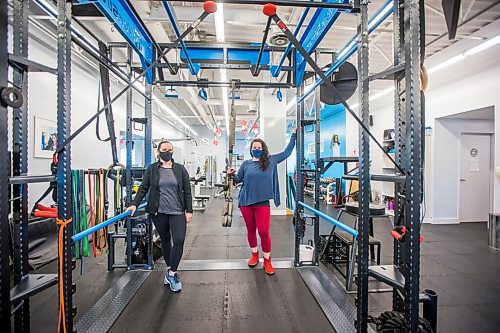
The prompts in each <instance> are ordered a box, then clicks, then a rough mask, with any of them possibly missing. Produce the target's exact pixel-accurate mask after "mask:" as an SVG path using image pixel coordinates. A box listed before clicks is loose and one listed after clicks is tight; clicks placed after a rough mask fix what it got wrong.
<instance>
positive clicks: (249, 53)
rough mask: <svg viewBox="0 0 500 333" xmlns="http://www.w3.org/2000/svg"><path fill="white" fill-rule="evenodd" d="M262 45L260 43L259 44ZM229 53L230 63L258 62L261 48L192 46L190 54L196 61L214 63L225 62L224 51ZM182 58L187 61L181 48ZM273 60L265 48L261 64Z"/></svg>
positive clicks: (228, 60)
mask: <svg viewBox="0 0 500 333" xmlns="http://www.w3.org/2000/svg"><path fill="white" fill-rule="evenodd" d="M257 45H260V44H257ZM225 51H226V53H227V63H228V64H251V65H255V64H257V60H258V56H259V50H257V49H240V48H234V49H231V48H228V49H226V50H224V49H223V48H201V47H190V48H189V55H190V58H191V59H192V60H193V61H195V62H200V63H213V64H223V63H224V52H225ZM180 55H181V60H182V61H184V62H186V61H187V57H186V55H187V54H186V52H185V51H184V50H182V49H181V53H180ZM270 61H271V59H270V55H269V50H264V51H263V53H262V59H261V60H260V64H261V65H268V64H269V62H270Z"/></svg>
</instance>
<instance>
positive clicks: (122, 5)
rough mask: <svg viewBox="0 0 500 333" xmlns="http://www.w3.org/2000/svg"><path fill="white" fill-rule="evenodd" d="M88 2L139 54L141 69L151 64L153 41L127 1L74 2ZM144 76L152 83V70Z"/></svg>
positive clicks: (83, 0) (80, 0)
mask: <svg viewBox="0 0 500 333" xmlns="http://www.w3.org/2000/svg"><path fill="white" fill-rule="evenodd" d="M88 3H92V4H94V5H95V6H96V7H97V8H98V9H99V11H100V12H101V13H103V15H104V16H106V18H107V19H108V20H109V21H110V22H112V23H114V25H115V28H116V29H117V30H118V31H119V32H120V34H121V35H122V36H123V38H125V40H126V41H127V43H129V45H130V46H131V47H132V48H133V49H134V51H135V52H137V54H138V55H139V59H140V60H141V64H142V67H143V69H146V68H147V67H149V66H151V64H152V63H153V41H152V40H151V38H149V35H148V34H147V32H146V29H145V28H144V27H143V26H142V24H141V22H140V21H139V19H138V18H137V17H136V16H135V14H134V12H133V11H132V9H131V8H130V7H129V5H128V4H127V2H126V1H125V0H79V1H78V3H76V4H77V5H78V4H88ZM145 77H146V80H147V82H148V83H150V84H151V83H153V70H152V69H150V70H149V71H148V72H147V73H146V75H145Z"/></svg>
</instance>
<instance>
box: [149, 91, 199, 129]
mask: <svg viewBox="0 0 500 333" xmlns="http://www.w3.org/2000/svg"><path fill="white" fill-rule="evenodd" d="M155 97H156V98H154V99H153V102H155V103H156V105H158V107H159V108H160V109H162V110H163V111H165V112H167V113H168V114H169V115H171V116H172V118H174V119H175V120H177V121H178V122H179V123H181V124H182V126H184V127H185V128H186V129H188V130H189V131H190V132H191V133H193V134H194V135H198V133H197V132H196V131H195V130H194V129H192V128H191V126H189V125H188V124H186V123H185V122H184V120H182V119H181V118H180V117H179V116H178V115H177V114H176V113H175V112H174V111H172V109H170V108H169V107H168V106H167V105H166V104H165V103H163V101H161V100H160V99H158V97H157V96H155Z"/></svg>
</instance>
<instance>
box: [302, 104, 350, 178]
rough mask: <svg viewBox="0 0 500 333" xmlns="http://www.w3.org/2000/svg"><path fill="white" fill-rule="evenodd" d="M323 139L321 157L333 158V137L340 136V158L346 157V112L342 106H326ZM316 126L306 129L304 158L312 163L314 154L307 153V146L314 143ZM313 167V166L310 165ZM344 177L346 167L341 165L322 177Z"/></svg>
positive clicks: (337, 164) (323, 119) (322, 120)
mask: <svg viewBox="0 0 500 333" xmlns="http://www.w3.org/2000/svg"><path fill="white" fill-rule="evenodd" d="M320 121H321V123H320V125H321V127H320V128H321V137H320V142H323V144H324V150H323V152H322V153H321V157H331V156H333V148H332V146H331V141H332V138H333V135H334V134H336V135H338V136H339V141H340V156H346V129H345V128H346V112H345V108H344V106H342V105H325V107H324V108H323V110H322V111H321V117H320ZM314 134H315V131H314V125H310V126H306V127H305V128H304V143H305V145H304V146H305V147H304V153H305V154H304V156H305V157H306V158H308V159H309V160H311V161H314V153H312V154H308V153H307V146H308V145H309V144H310V143H314ZM310 165H311V164H310ZM311 166H312V165H311ZM343 175H344V165H343V164H340V163H335V164H333V165H332V166H331V167H330V168H329V169H328V170H327V171H326V172H325V173H324V174H323V176H322V177H336V178H340V177H342V176H343Z"/></svg>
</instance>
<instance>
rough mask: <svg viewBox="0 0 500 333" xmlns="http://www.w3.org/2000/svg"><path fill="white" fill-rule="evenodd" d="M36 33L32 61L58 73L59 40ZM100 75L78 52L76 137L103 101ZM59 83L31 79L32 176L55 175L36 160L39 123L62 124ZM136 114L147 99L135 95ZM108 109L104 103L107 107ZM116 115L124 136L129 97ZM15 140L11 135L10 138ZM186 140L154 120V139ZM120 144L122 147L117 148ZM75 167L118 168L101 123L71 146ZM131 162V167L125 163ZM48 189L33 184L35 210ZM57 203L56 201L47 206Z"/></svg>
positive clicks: (116, 87) (46, 162)
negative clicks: (42, 120)
mask: <svg viewBox="0 0 500 333" xmlns="http://www.w3.org/2000/svg"><path fill="white" fill-rule="evenodd" d="M30 32H31V34H32V35H33V36H32V38H31V40H30V42H29V58H30V59H32V60H34V61H37V62H40V63H42V64H45V65H47V66H50V67H53V68H56V67H57V56H56V52H55V48H54V46H55V40H54V39H53V38H52V37H50V36H48V35H46V34H45V33H44V32H41V31H40V30H38V29H37V28H36V27H34V26H33V25H31V24H30ZM123 87H124V85H122V84H116V83H114V82H113V81H112V86H111V95H112V96H114V95H115V94H116V93H118V92H119V91H120V90H121V89H123ZM98 89H99V84H98V72H97V70H96V69H95V68H93V67H91V66H90V65H89V64H87V63H85V62H84V61H83V60H82V59H81V58H79V57H78V56H77V55H76V54H75V52H73V55H72V71H71V130H72V131H75V130H76V129H78V128H79V127H80V126H81V125H82V124H83V123H85V122H86V121H87V120H88V119H89V118H90V117H91V116H92V115H94V114H95V113H96V111H97V96H98ZM56 92H57V77H56V76H55V75H52V74H48V73H30V75H29V88H28V114H29V116H28V123H29V125H28V156H29V160H28V170H29V171H28V173H29V174H30V175H41V174H50V162H51V159H45V158H35V157H34V156H33V147H34V131H35V127H34V117H35V116H38V117H43V118H46V119H50V120H54V121H56V120H57V96H56ZM133 99H134V103H133V114H134V116H136V117H142V116H143V115H144V109H143V107H140V106H138V105H137V104H136V103H135V102H138V104H140V105H144V97H143V96H142V95H141V94H139V93H137V92H134V94H133ZM101 107H102V101H101ZM113 114H114V119H115V131H116V135H117V136H118V135H119V133H120V130H124V129H125V119H126V115H125V95H124V96H123V97H121V98H120V99H118V100H117V101H116V102H115V103H113ZM102 119H103V121H102V122H101V134H102V136H103V137H107V136H106V133H107V127H106V124H105V121H104V114H103V115H102ZM9 135H11V134H9ZM173 135H175V136H182V135H183V134H182V133H181V132H179V130H177V129H176V128H173V127H172V126H170V125H169V124H167V123H165V122H164V121H162V120H161V119H160V118H159V117H157V116H155V117H153V137H169V136H173ZM117 144H118V143H117ZM71 152H72V154H71V161H72V168H73V169H88V168H107V167H108V166H109V165H110V164H111V163H112V158H111V148H110V144H109V142H100V141H98V139H97V137H96V135H95V122H94V123H92V124H91V125H90V126H89V127H88V128H87V129H85V130H84V131H83V132H82V133H81V134H80V135H79V136H77V137H76V138H75V139H74V140H73V142H72V145H71ZM123 162H125V161H123ZM47 186H48V184H30V188H29V204H30V207H31V205H32V204H33V203H34V202H35V201H36V200H37V199H38V197H39V196H40V195H41V194H42V193H43V192H44V191H45V189H46V188H47ZM45 203H51V199H50V198H48V199H46V200H45Z"/></svg>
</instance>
